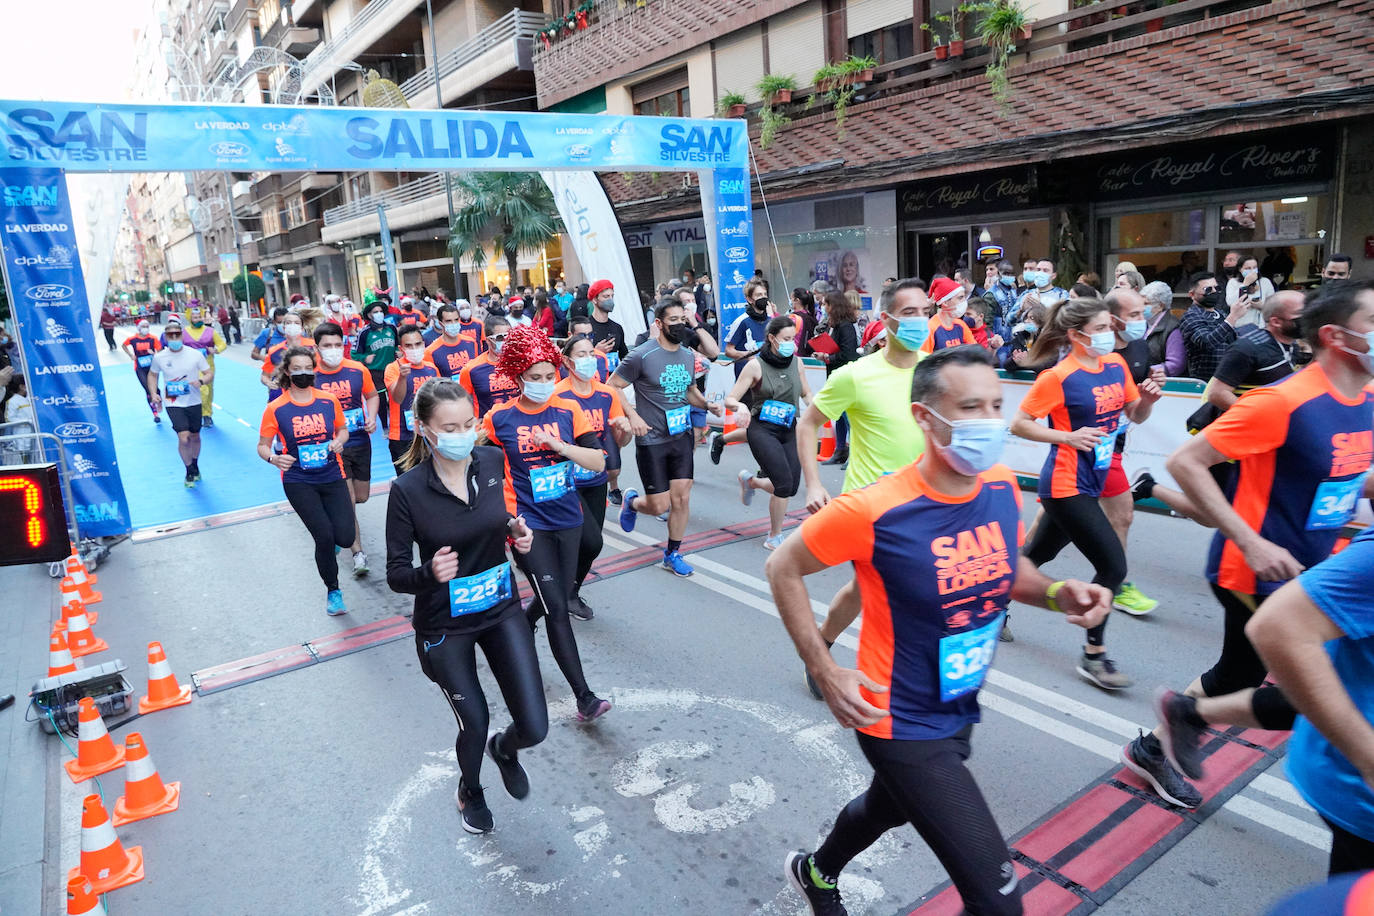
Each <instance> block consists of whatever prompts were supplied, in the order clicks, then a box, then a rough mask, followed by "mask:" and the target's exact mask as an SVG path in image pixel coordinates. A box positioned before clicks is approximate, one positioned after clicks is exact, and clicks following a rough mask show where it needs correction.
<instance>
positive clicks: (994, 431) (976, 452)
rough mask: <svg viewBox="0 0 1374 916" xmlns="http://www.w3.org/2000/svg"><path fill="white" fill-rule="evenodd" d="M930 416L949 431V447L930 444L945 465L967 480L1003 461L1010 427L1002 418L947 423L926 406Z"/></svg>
mask: <svg viewBox="0 0 1374 916" xmlns="http://www.w3.org/2000/svg"><path fill="white" fill-rule="evenodd" d="M926 410H929V411H930V413H931V415H932V416H934V417H935V418H936V419H937V420H939V421H940V422H941V423H943V424H945V425H946V426H948V427H949V430H950V432H949V444H948V445H941V444H940V443H939V442H934V440H931V441H932V443H933V444H934V446H935V451H937V452H938V453H939V454H940V457H941V458H943V459H944V460H945V463H946V464H948V465H949V466H950V467H951V468H953V469H954V470H955V471H956V472H958V473H960V474H963V475H964V476H965V477H976V476H978V475H979V474H981V473H983V472H984V471H986V470H987V469H988V468H990V467H992V466H993V465H994V464H996V463H997V462H998V461H999V460H1001V458H1002V449H1003V447H1004V446H1005V445H1006V441H1007V424H1006V423H1004V422H1003V421H1002V419H1001V418H1000V417H989V418H988V419H977V420H946V419H945V418H944V417H942V416H940V415H939V414H938V413H936V412H935V411H934V410H933V409H932V408H930V407H929V406H926Z"/></svg>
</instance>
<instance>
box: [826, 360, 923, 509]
mask: <svg viewBox="0 0 1374 916" xmlns="http://www.w3.org/2000/svg"><path fill="white" fill-rule="evenodd" d="M924 355H925V354H922V356H924ZM914 371H915V370H914V369H899V368H897V367H896V366H894V365H892V364H891V363H889V362H888V361H887V359H886V358H885V357H884V356H883V354H882V352H881V351H880V352H878V353H871V354H869V355H868V356H865V357H863V358H862V359H858V360H855V361H854V362H852V363H850V364H849V365H847V366H842V367H840V368H839V369H836V370H835V372H834V373H832V374H831V376H830V378H828V379H826V382H825V387H824V388H822V389H821V390H820V391H819V392H818V393H817V394H816V397H815V401H814V403H815V405H816V409H817V410H819V411H820V412H821V413H823V414H825V415H826V417H828V418H829V419H831V420H835V419H836V418H838V417H839V415H840V414H847V415H848V416H849V467H848V469H847V470H846V471H845V474H844V490H845V492H846V493H848V492H849V491H850V490H856V489H858V488H859V487H866V486H868V485H869V484H871V483H873V481H875V480H877V479H878V478H879V477H882V476H883V475H884V474H890V473H892V472H893V471H897V470H900V469H902V468H904V467H906V466H907V465H908V464H910V463H911V462H913V461H915V460H916V459H917V458H919V457H920V456H921V452H923V451H925V447H926V440H925V436H924V435H922V434H921V427H919V426H917V425H916V421H915V419H913V418H912V416H911V376H912V374H913V372H914Z"/></svg>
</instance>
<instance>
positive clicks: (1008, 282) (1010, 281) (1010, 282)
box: [997, 274, 1016, 286]
mask: <svg viewBox="0 0 1374 916" xmlns="http://www.w3.org/2000/svg"><path fill="white" fill-rule="evenodd" d="M997 279H998V280H1000V281H1001V282H1002V285H1003V286H1015V285H1016V277H1015V276H1014V275H1012V274H1002V275H1001V276H1000V277H998V278H997Z"/></svg>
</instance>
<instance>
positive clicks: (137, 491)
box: [104, 356, 395, 528]
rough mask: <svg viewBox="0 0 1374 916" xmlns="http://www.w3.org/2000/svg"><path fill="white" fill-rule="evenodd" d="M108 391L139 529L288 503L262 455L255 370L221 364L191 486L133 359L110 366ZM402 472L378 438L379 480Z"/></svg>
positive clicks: (261, 403) (375, 463)
mask: <svg viewBox="0 0 1374 916" xmlns="http://www.w3.org/2000/svg"><path fill="white" fill-rule="evenodd" d="M104 374H105V391H106V394H107V401H108V406H109V410H110V423H111V425H112V426H113V428H114V437H115V451H116V453H117V455H118V460H119V469H120V472H121V474H122V475H123V478H124V491H125V494H126V495H127V496H128V500H129V514H130V518H131V519H132V521H133V526H134V527H135V528H153V527H158V526H161V525H167V524H170V523H172V522H184V521H188V520H190V519H196V518H203V517H205V516H210V515H222V514H224V513H227V512H237V511H239V510H242V509H251V508H255V507H257V506H265V505H270V504H272V503H277V502H281V501H282V500H284V499H285V498H286V497H285V495H284V494H283V493H282V488H281V475H280V474H279V473H278V471H277V470H276V469H275V468H273V467H272V466H271V465H269V464H268V463H267V462H265V461H263V460H262V459H261V458H259V457H258V453H257V446H258V424H259V423H260V422H261V421H262V411H263V408H264V407H266V406H267V389H265V388H263V387H262V385H261V384H260V383H259V382H258V372H257V371H256V370H255V369H254V368H253V367H250V366H246V365H244V364H242V363H239V362H236V361H235V360H233V359H226V358H224V357H223V356H221V357H220V358H219V359H218V360H217V361H216V363H215V403H216V404H217V405H219V406H218V407H217V408H216V409H215V412H214V420H215V425H214V427H213V428H212V429H205V430H203V431H202V432H201V451H200V470H201V474H202V475H203V477H204V479H203V480H201V482H200V483H199V484H198V485H197V486H196V487H195V488H194V489H189V490H188V489H187V488H186V487H185V485H184V484H183V483H182V481H183V480H184V479H185V476H186V469H185V467H184V466H183V465H182V463H181V459H180V457H179V456H178V455H177V447H176V439H177V436H176V433H175V432H174V431H173V430H172V425H171V423H170V422H168V420H167V418H166V416H165V414H164V416H163V420H162V423H161V424H156V423H154V422H153V418H152V414H151V413H150V412H149V410H148V404H147V402H146V401H145V400H144V398H143V395H142V394H141V392H140V391H139V387H138V377H137V376H136V375H135V374H134V370H133V366H132V365H131V364H129V363H128V362H127V361H122V362H121V363H120V364H116V365H107V366H105V367H104ZM393 476H395V475H394V473H393V471H392V467H391V456H390V454H389V453H388V452H387V447H386V437H385V435H383V434H382V432H381V431H380V430H379V431H378V432H377V433H376V434H374V435H373V437H372V480H373V481H374V482H378V481H384V480H390V479H391V478H392V477H393Z"/></svg>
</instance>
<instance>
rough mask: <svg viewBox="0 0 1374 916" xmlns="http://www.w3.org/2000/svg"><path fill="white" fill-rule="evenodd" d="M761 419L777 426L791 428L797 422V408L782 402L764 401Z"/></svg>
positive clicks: (760, 413)
mask: <svg viewBox="0 0 1374 916" xmlns="http://www.w3.org/2000/svg"><path fill="white" fill-rule="evenodd" d="M759 419H760V420H762V421H763V422H765V423H772V424H773V425H775V426H791V425H792V424H793V423H795V422H796V421H797V408H796V406H795V405H792V404H784V403H783V402H782V401H771V400H770V401H764V402H763V406H762V407H760V408H759Z"/></svg>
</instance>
